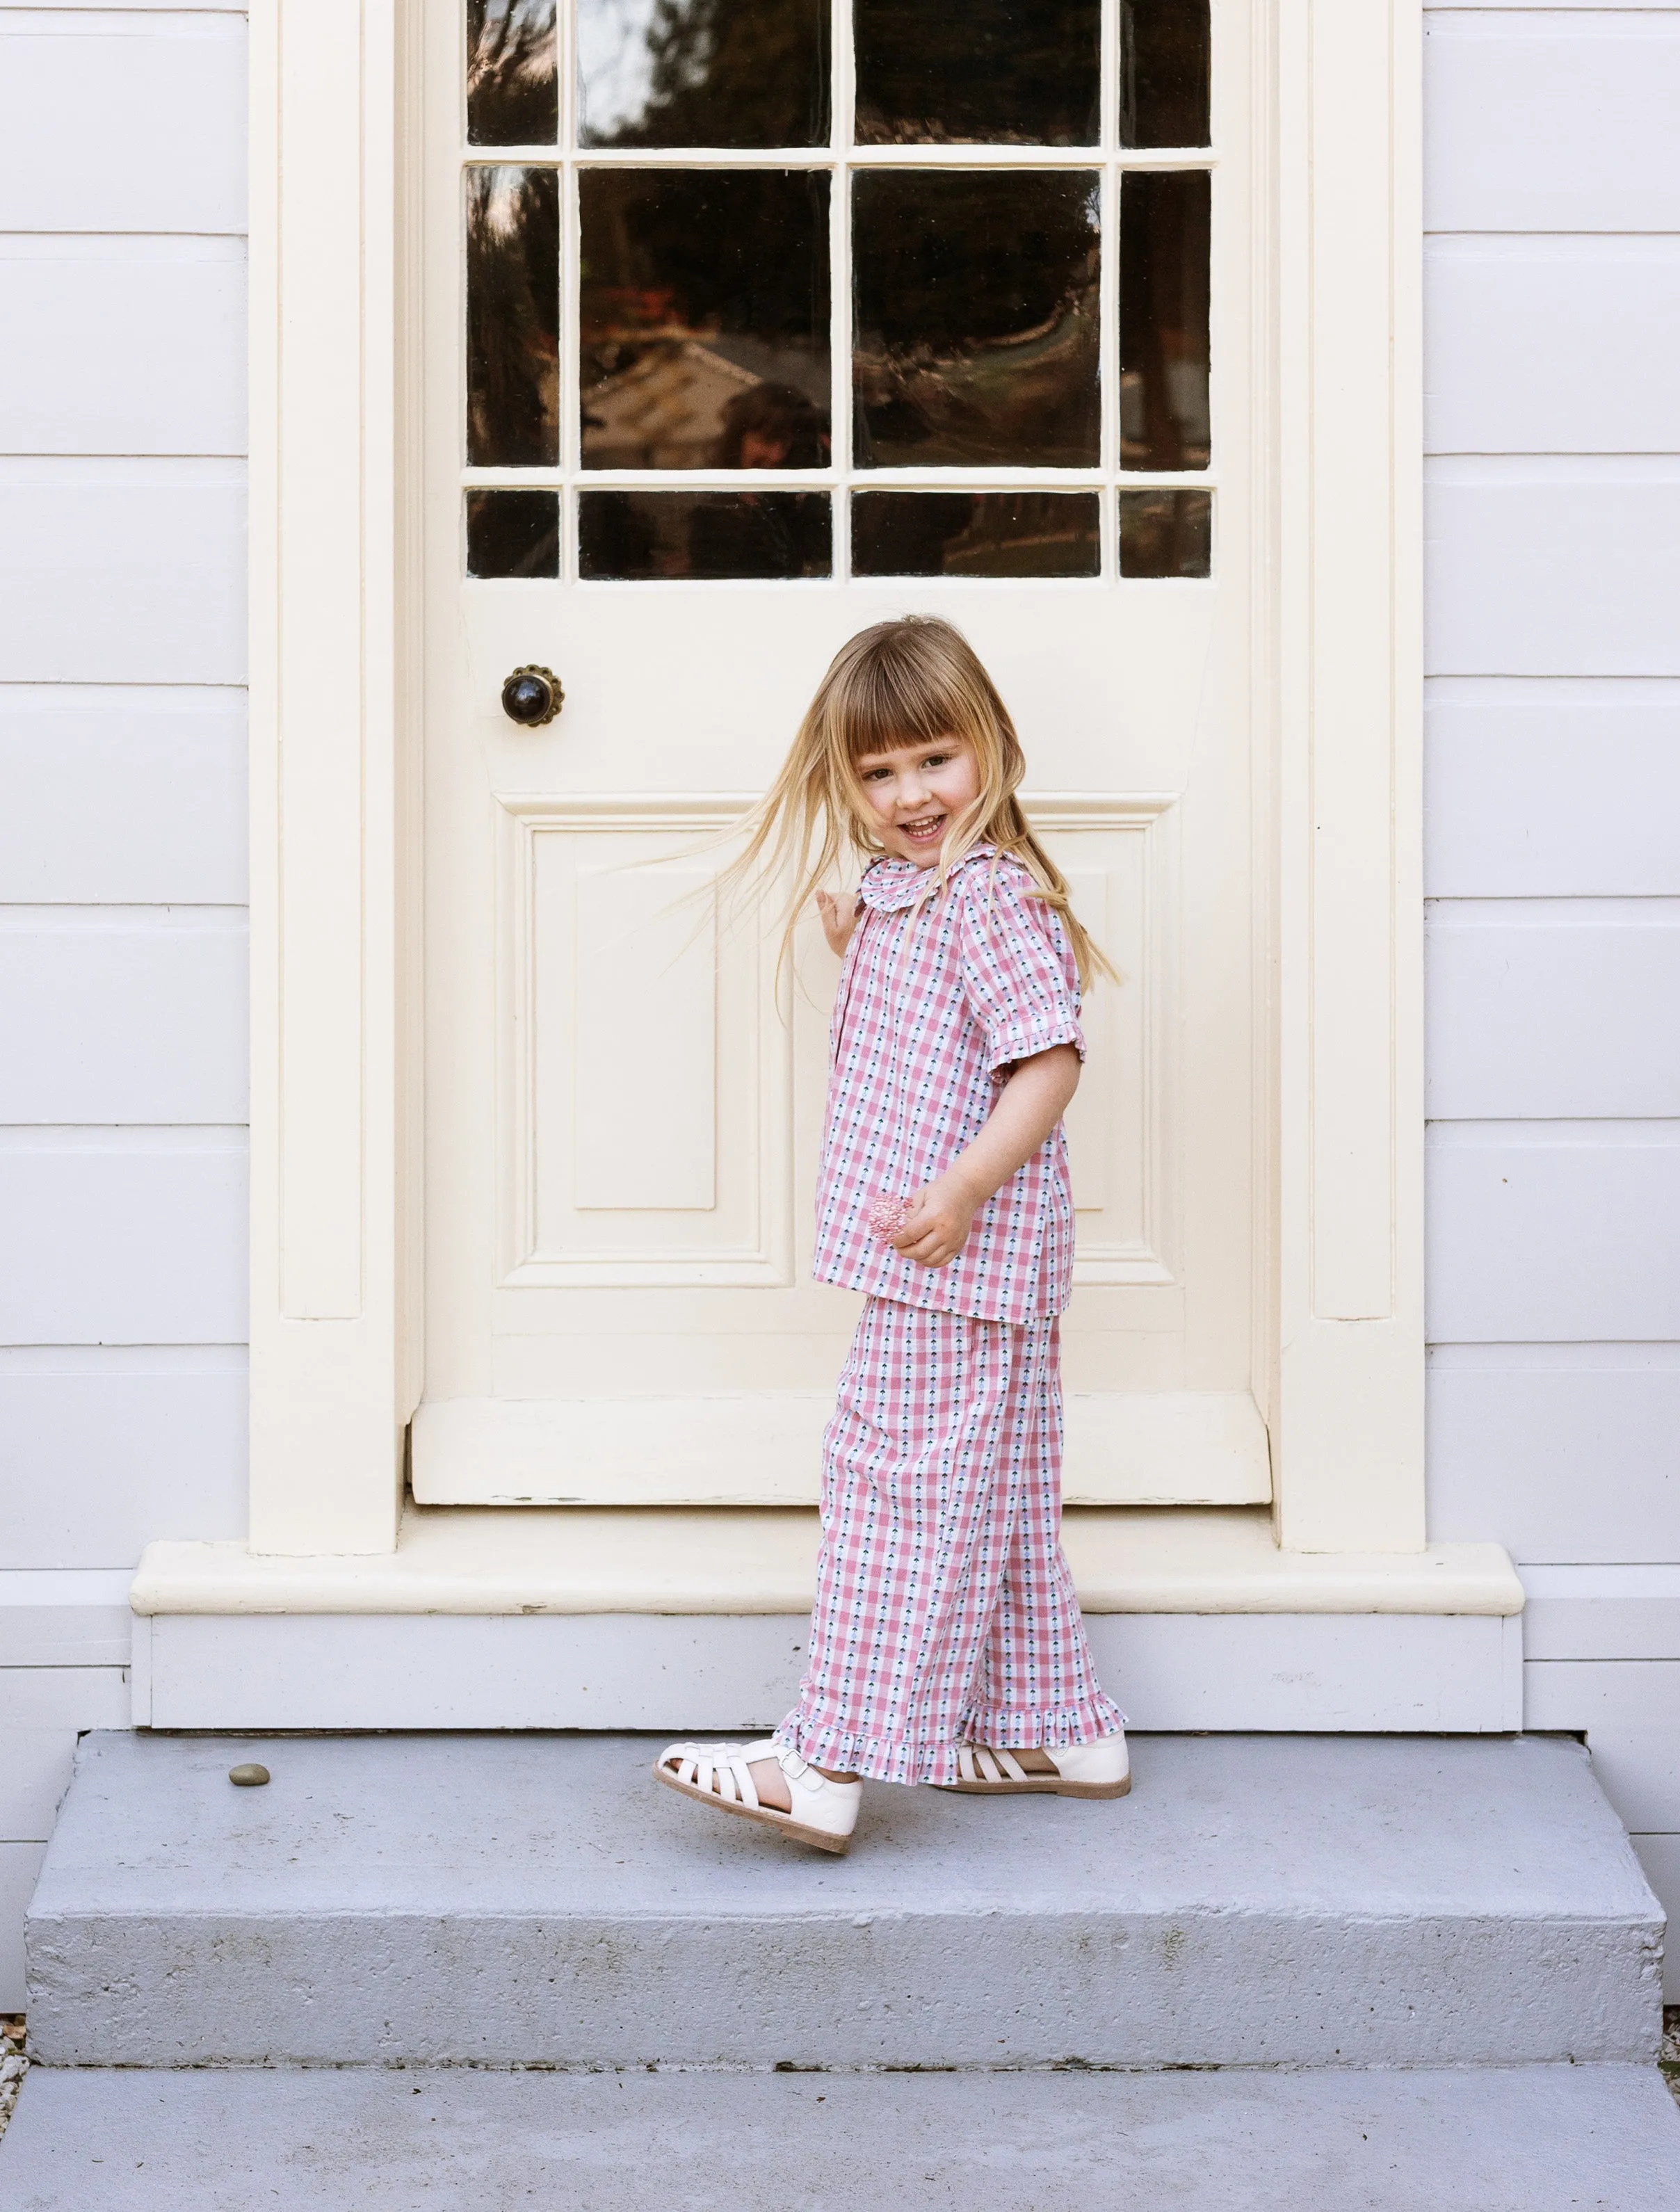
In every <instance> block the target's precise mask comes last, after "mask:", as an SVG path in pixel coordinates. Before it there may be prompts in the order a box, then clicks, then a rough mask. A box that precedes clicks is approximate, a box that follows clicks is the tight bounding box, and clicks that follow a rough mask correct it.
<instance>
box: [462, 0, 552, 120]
mask: <svg viewBox="0 0 1680 2212" xmlns="http://www.w3.org/2000/svg"><path fill="white" fill-rule="evenodd" d="M559 129H560V101H559V75H558V72H557V70H556V68H555V37H554V0H466V136H467V142H468V143H469V144H470V145H473V146H551V145H552V144H553V143H554V142H555V139H556V137H557V136H558V133H559Z"/></svg>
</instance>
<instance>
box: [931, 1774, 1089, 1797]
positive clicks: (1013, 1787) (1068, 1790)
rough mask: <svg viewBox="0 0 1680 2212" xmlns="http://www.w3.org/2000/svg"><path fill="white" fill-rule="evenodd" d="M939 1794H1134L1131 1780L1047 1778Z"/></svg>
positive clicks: (964, 1785) (944, 1786)
mask: <svg viewBox="0 0 1680 2212" xmlns="http://www.w3.org/2000/svg"><path fill="white" fill-rule="evenodd" d="M934 1787H935V1788H936V1789H939V1790H949V1791H950V1792H951V1794H952V1796H953V1797H1126V1796H1130V1794H1131V1787H1132V1778H1131V1776H1130V1775H1128V1776H1127V1777H1126V1778H1125V1780H1124V1781H1123V1782H1056V1781H1053V1780H1052V1779H1051V1778H1050V1776H1049V1775H1048V1774H1047V1775H1045V1776H1044V1778H1043V1780H1042V1781H1038V1780H1034V1781H1031V1782H940V1783H936V1784H934Z"/></svg>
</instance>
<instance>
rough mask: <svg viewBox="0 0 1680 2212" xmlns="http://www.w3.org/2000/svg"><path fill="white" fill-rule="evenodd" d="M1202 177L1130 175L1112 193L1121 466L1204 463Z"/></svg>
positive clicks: (1206, 199)
mask: <svg viewBox="0 0 1680 2212" xmlns="http://www.w3.org/2000/svg"><path fill="white" fill-rule="evenodd" d="M1210 209H1211V195H1210V191H1209V185H1208V173H1207V171H1206V170H1205V169H1162V170H1160V171H1156V172H1153V173H1151V172H1148V171H1135V172H1134V173H1132V174H1131V175H1130V176H1129V177H1127V178H1126V179H1125V180H1124V182H1123V184H1122V185H1121V187H1120V459H1121V465H1122V466H1123V467H1125V468H1129V469H1205V468H1206V467H1207V465H1208V449H1209V430H1208V246H1209V229H1208V222H1209V215H1210Z"/></svg>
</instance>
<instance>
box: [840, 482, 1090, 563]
mask: <svg viewBox="0 0 1680 2212" xmlns="http://www.w3.org/2000/svg"><path fill="white" fill-rule="evenodd" d="M1097 496H1098V495H1097V494H1096V493H1095V492H1094V491H1075V492H1056V491H1049V492H1045V491H1028V492H1019V491H959V492H924V491H866V492H859V493H857V494H856V495H855V496H854V498H853V500H852V574H854V575H855V576H1094V575H1095V574H1097V573H1098V570H1099V568H1100V567H1101V565H1102V544H1101V537H1100V532H1099V518H1098V513H1097Z"/></svg>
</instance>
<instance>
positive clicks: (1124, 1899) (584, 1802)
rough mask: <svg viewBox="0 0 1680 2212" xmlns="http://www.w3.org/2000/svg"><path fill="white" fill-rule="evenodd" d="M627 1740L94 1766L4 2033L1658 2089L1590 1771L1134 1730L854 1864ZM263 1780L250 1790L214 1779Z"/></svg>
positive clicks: (1640, 1907) (232, 2044)
mask: <svg viewBox="0 0 1680 2212" xmlns="http://www.w3.org/2000/svg"><path fill="white" fill-rule="evenodd" d="M654 1748H655V1744H654V1740H652V1739H643V1738H640V1737H624V1736H618V1737H540V1736H538V1737H533V1736H512V1737H508V1736H484V1735H479V1736H422V1737H414V1736H373V1737H313V1738H291V1739H269V1740H255V1741H253V1740H251V1739H237V1740H235V1739H230V1738H219V1739H216V1738H204V1737H186V1738H181V1737H176V1738H168V1737H148V1736H137V1735H94V1736H90V1737H88V1738H87V1739H86V1740H85V1741H84V1743H83V1746H82V1752H81V1754H80V1759H79V1762H78V1765H77V1769H76V1777H75V1780H74V1782H73V1784H72V1785H71V1788H70V1795H69V1796H68V1798H67V1800H66V1802H65V1804H64V1810H63V1812H62V1813H61V1814H60V1817H59V1820H58V1827H57V1830H56V1832H55V1834H54V1836H53V1838H52V1844H51V1845H50V1847H49V1849H48V1852H47V1857H46V1865H45V1868H44V1869H43V1872H42V1875H41V1879H40V1887H39V1888H38V1889H37V1891H36V1893H35V1898H34V1901H33V1905H32V1907H31V1911H30V1918H29V1929H28V1946H29V1959H30V1978H31V1988H30V1996H29V2027H30V2034H31V2038H32V2042H33V2047H34V2049H35V2050H36V2051H38V2052H40V2054H41V2055H42V2056H43V2057H45V2058H46V2060H47V2061H49V2062H50V2063H54V2064H59V2065H81V2066H151V2067H158V2066H193V2065H216V2064H223V2063H295V2062H302V2063H328V2064H331V2063H374V2064H385V2063H423V2064H425V2063H449V2062H466V2063H476V2064H489V2065H514V2066H519V2065H533V2066H559V2067H598V2066H606V2067H632V2066H644V2065H688V2066H705V2065H732V2066H747V2067H776V2066H782V2067H787V2068H873V2067H888V2068H903V2067H923V2068H931V2067H961V2068H1014V2067H1022V2066H1044V2065H1055V2064H1064V2063H1066V2064H1075V2065H1086V2066H1102V2067H1122V2068H1126V2067H1158V2066H1253V2065H1262V2066H1263V2065H1297V2066H1299V2065H1306V2066H1346V2065H1349V2064H1352V2065H1359V2066H1415V2065H1429V2064H1436V2065H1439V2064H1443V2063H1483V2062H1490V2063H1521V2062H1531V2061H1535V2062H1538V2061H1551V2060H1561V2059H1566V2058H1567V2059H1575V2060H1583V2061H1587V2060H1591V2061H1635V2062H1636V2061H1649V2060H1651V2059H1653V2057H1654V2056H1655V2053H1656V2049H1657V2043H1658V2037H1659V2024H1660V2010H1659V1957H1660V1947H1661V1936H1662V1921H1661V1915H1660V1911H1659V1907H1658V1905H1657V1904H1656V1901H1655V1900H1654V1899H1653V1897H1652V1895H1651V1893H1650V1891H1649V1889H1648V1888H1647V1887H1646V1884H1645V1881H1644V1879H1643V1877H1642V1875H1640V1870H1639V1867H1638V1864H1637V1863H1636V1861H1635V1860H1634V1855H1633V1852H1632V1850H1631V1849H1630V1847H1629V1845H1628V1840H1627V1838H1626V1836H1625V1835H1624V1833H1623V1832H1622V1827H1621V1825H1620V1823H1619V1822H1618V1821H1617V1820H1616V1817H1615V1815H1614V1814H1612V1813H1611V1811H1610V1808H1609V1806H1608V1805H1607V1804H1606V1803H1605V1802H1604V1797H1603V1796H1602V1795H1601V1793H1600V1792H1599V1790H1598V1786H1597V1784H1595V1782H1594V1781H1593V1778H1592V1770H1591V1767H1590V1765H1589V1764H1588V1761H1587V1759H1586V1754H1585V1753H1584V1752H1582V1751H1581V1749H1580V1747H1579V1746H1577V1745H1575V1744H1573V1743H1570V1742H1567V1741H1555V1740H1549V1739H1544V1738H1536V1737H1527V1738H1520V1737H1519V1738H1498V1739H1492V1740H1488V1739H1470V1738H1447V1739H1440V1738H1409V1739H1392V1738H1369V1737H1367V1738H1348V1737H1305V1736H1297V1737H1276V1736H1246V1737H1195V1736H1164V1737H1156V1738H1153V1739H1150V1738H1144V1739H1141V1740H1140V1741H1138V1743H1137V1745H1136V1747H1135V1758H1136V1776H1137V1781H1136V1787H1135V1790H1134V1792H1133V1794H1132V1796H1129V1797H1128V1798H1124V1799H1121V1800H1119V1801H1117V1802H1100V1803H1080V1802H1063V1801H1062V1800H1059V1799H1054V1798H1044V1797H1030V1798H1015V1799H995V1798H973V1797H956V1796H949V1795H947V1794H946V1793H943V1792H940V1791H936V1790H894V1789H890V1788H886V1787H880V1788H876V1789H874V1790H870V1791H868V1792H867V1793H866V1801H865V1808H864V1813H863V1817H862V1820H861V1824H860V1828H859V1833H858V1837H857V1839H856V1842H855V1844H854V1847H853V1851H852V1855H851V1857H849V1858H844V1859H834V1858H831V1857H825V1856H823V1855H819V1854H817V1853H813V1852H806V1851H802V1850H797V1849H794V1848H792V1847H790V1846H788V1845H787V1844H784V1843H782V1841H781V1840H780V1839H779V1838H776V1837H775V1836H773V1835H771V1834H770V1833H768V1832H765V1831H764V1830H763V1829H760V1828H758V1827H755V1826H752V1825H750V1824H748V1823H747V1822H745V1821H740V1820H726V1819H724V1818H722V1817H721V1816H719V1815H716V1814H709V1813H708V1812H707V1811H706V1809H705V1808H703V1807H698V1806H695V1805H692V1804H691V1803H689V1802H686V1801H685V1800H684V1799H682V1798H680V1797H679V1796H675V1795H674V1794H673V1793H672V1792H671V1791H668V1790H660V1789H658V1788H656V1787H655V1786H654V1784H652V1782H651V1780H650V1778H649V1777H648V1765H649V1761H650V1759H651V1756H652V1753H653V1752H654ZM252 1757H260V1758H261V1759H263V1761H264V1762H265V1764H266V1765H268V1766H269V1768H270V1769H271V1772H272V1775H273V1780H272V1782H271V1784H269V1786H268V1787H267V1788H265V1789H259V1790H240V1789H235V1788H234V1787H233V1786H232V1785H231V1784H229V1782H228V1768H229V1767H230V1766H231V1765H233V1764H234V1762H235V1761H236V1760H240V1759H247V1758H252Z"/></svg>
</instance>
